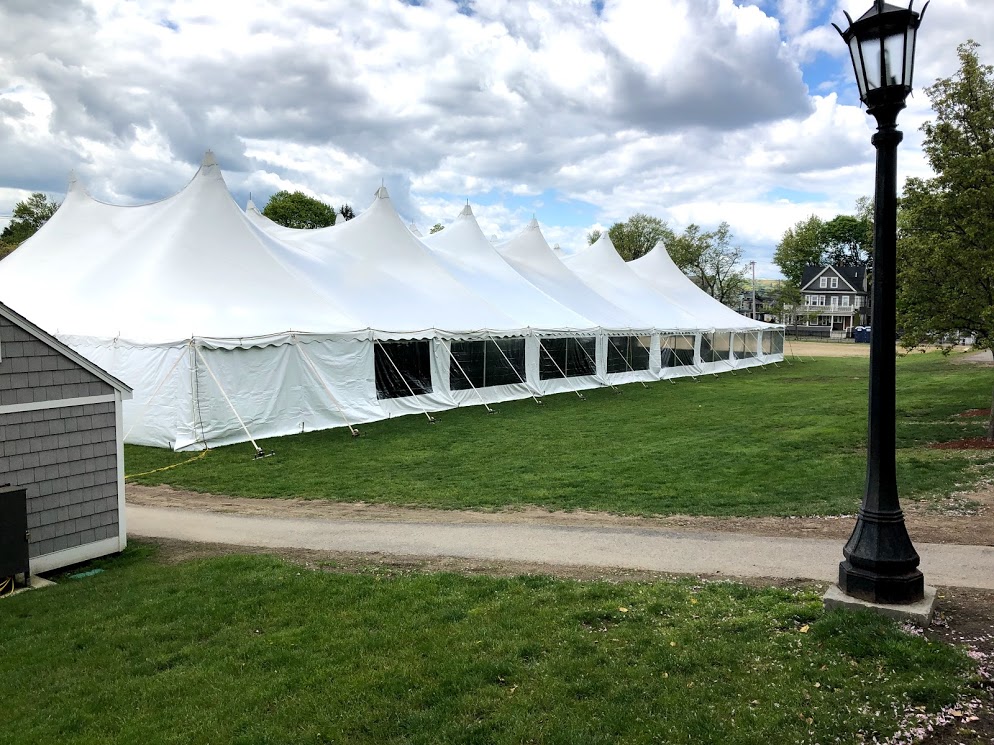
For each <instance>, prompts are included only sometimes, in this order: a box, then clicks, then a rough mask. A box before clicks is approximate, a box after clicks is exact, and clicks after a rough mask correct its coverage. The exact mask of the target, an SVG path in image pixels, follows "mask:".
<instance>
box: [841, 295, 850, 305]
mask: <svg viewBox="0 0 994 745" xmlns="http://www.w3.org/2000/svg"><path fill="white" fill-rule="evenodd" d="M842 305H843V306H845V307H849V296H848V295H843V296H842Z"/></svg>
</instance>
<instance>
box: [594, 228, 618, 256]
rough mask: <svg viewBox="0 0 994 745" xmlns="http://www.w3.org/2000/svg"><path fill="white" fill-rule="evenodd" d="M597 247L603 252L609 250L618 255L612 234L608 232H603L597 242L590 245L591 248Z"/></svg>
mask: <svg viewBox="0 0 994 745" xmlns="http://www.w3.org/2000/svg"><path fill="white" fill-rule="evenodd" d="M595 246H597V247H599V248H600V249H601V250H603V249H606V248H609V249H611V250H612V251H614V252H615V253H617V249H616V248H615V246H614V241H612V240H611V234H610V233H609V232H608V231H606V230H604V231H602V232H601V234H600V236H599V237H598V238H597V240H596V241H594V242H593V243H591V244H590V248H594V247H595Z"/></svg>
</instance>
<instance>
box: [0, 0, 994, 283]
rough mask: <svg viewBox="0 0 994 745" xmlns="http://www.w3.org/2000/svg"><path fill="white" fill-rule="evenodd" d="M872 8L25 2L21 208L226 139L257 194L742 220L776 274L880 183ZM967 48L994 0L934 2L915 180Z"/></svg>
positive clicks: (485, 218)
mask: <svg viewBox="0 0 994 745" xmlns="http://www.w3.org/2000/svg"><path fill="white" fill-rule="evenodd" d="M870 4H871V0H859V1H858V2H857V4H856V5H851V4H850V3H848V2H841V3H840V2H838V1H837V0H737V1H735V2H733V0H592V1H591V0H364V2H361V3H356V2H352V1H346V0H267V2H258V3H255V2H238V3H236V2H223V1H222V0H211V2H203V0H177V1H175V2H155V1H154V0H133V1H131V2H117V1H114V0H2V2H0V215H9V213H10V211H11V209H12V207H13V205H14V203H15V202H17V201H18V200H19V199H23V198H24V197H25V196H27V195H28V194H29V193H30V192H32V191H44V192H48V193H49V194H50V195H51V196H53V197H55V198H56V199H61V198H62V194H63V193H64V190H65V185H66V179H67V173H68V171H69V170H70V169H73V168H74V169H75V170H76V172H77V174H78V175H79V177H80V178H81V180H82V181H83V182H84V183H85V185H86V186H87V188H88V189H89V190H90V192H91V193H92V194H93V195H94V196H95V197H97V198H99V199H103V200H105V201H110V202H115V203H123V204H134V203H139V202H144V201H152V200H156V199H160V198H162V197H164V196H168V195H169V194H172V193H174V192H176V191H178V190H179V189H180V188H182V186H183V185H184V184H185V183H186V181H187V180H188V179H189V178H190V177H191V176H192V174H193V173H194V171H195V170H196V167H197V165H198V164H199V162H200V160H201V159H202V156H203V152H204V150H206V149H207V148H211V149H213V151H214V152H215V154H216V156H217V158H218V160H219V162H220V163H221V166H222V168H223V169H224V173H225V178H226V180H227V183H228V186H229V188H230V189H231V191H232V193H233V195H234V196H235V198H236V199H237V200H238V201H239V203H241V204H244V202H245V200H246V198H247V197H248V195H249V193H250V192H251V194H252V195H253V197H254V199H255V201H256V202H257V204H259V206H260V207H261V206H262V205H263V204H265V201H266V200H267V199H268V197H269V196H270V195H271V194H272V193H273V192H275V191H277V190H279V189H290V190H294V189H300V190H303V191H305V192H308V193H310V194H312V195H314V196H317V197H318V198H320V199H322V200H324V201H327V202H329V203H331V204H333V205H336V206H337V205H340V204H342V203H343V202H348V203H350V204H352V205H353V206H354V207H355V208H356V210H357V211H359V210H361V209H364V208H365V207H366V206H367V205H368V204H369V203H370V202H371V201H372V195H373V191H374V189H375V188H376V187H377V186H379V185H380V182H381V180H382V181H383V182H384V183H386V185H387V187H388V188H389V190H390V193H391V196H392V197H393V199H394V201H395V203H396V205H397V207H398V209H399V210H400V211H401V213H402V215H403V216H404V217H405V218H406V219H407V220H408V221H413V222H415V223H416V224H418V225H419V226H420V227H421V228H422V230H425V231H426V229H427V227H429V226H431V225H432V224H434V223H435V222H442V223H443V224H444V223H446V222H448V221H450V220H452V219H453V218H454V217H455V216H456V214H457V213H458V211H459V209H460V207H461V205H462V204H464V203H465V200H466V199H469V200H470V202H471V203H472V204H473V206H474V209H475V211H476V214H477V216H478V218H479V219H480V222H481V224H482V226H483V228H484V231H485V232H486V233H487V234H488V235H497V236H500V237H510V236H511V235H513V234H514V233H515V232H517V231H518V230H520V229H521V227H523V225H524V224H525V223H526V222H527V220H528V219H530V218H531V216H532V215H533V214H534V215H535V216H537V217H538V219H539V221H540V223H541V224H542V226H543V228H544V229H545V232H546V236H547V238H548V239H549V240H550V242H553V243H559V244H560V245H561V246H562V247H563V248H564V249H565V250H571V249H573V248H575V247H579V246H580V245H582V244H583V241H584V235H585V234H586V233H587V232H588V231H589V230H591V229H592V228H595V227H606V226H610V225H611V224H612V223H613V222H615V221H617V220H624V219H625V218H627V217H628V216H629V215H631V214H632V213H634V212H647V213H649V214H652V215H657V216H659V217H661V218H663V219H665V220H667V221H668V222H669V224H670V225H671V226H672V227H673V228H675V229H677V230H682V229H683V228H684V227H685V226H686V225H687V224H689V223H691V222H695V223H697V224H699V225H702V226H704V227H706V228H710V227H713V226H715V225H717V224H718V223H719V222H721V221H722V220H726V221H728V222H729V223H730V224H731V226H732V230H733V233H734V236H735V241H736V242H737V243H738V244H740V245H741V246H742V247H743V249H744V251H745V254H746V259H747V260H749V259H754V260H755V261H756V262H757V264H758V269H757V271H758V274H759V276H778V275H777V270H776V268H775V267H774V266H773V265H772V263H771V258H772V254H773V249H774V247H775V245H776V243H777V242H778V240H779V238H780V236H781V235H782V234H783V231H784V230H785V229H786V228H788V227H790V226H791V225H793V224H794V223H795V222H797V221H798V220H801V219H803V218H805V217H807V216H808V215H810V214H818V215H820V216H822V217H826V218H830V217H832V216H834V215H836V214H838V213H840V212H845V213H848V212H851V211H852V209H853V205H854V203H855V201H856V199H857V198H858V197H860V196H863V195H869V194H870V193H871V192H872V188H873V148H872V146H871V145H870V135H871V134H872V127H871V123H872V118H871V117H868V116H867V115H866V114H865V112H864V111H863V110H861V109H860V107H859V101H858V99H857V96H856V89H855V83H854V81H853V77H852V68H851V65H850V63H849V58H848V54H847V52H846V50H845V47H844V45H843V44H842V42H841V40H840V39H839V37H838V35H837V34H836V32H835V30H834V29H833V28H832V27H831V25H830V23H831V22H832V21H835V22H837V23H839V24H840V25H842V26H843V27H844V26H845V19H844V16H843V14H842V11H843V9H846V10H849V11H850V13H851V14H852V15H853V16H858V15H859V14H861V13H862V12H863V11H864V10H866V7H869V5H870ZM921 4H922V0H917V1H916V3H915V6H916V8H920V6H921ZM864 6H865V7H864ZM968 38H973V39H975V40H976V41H978V42H979V43H980V44H981V45H982V47H981V50H980V53H981V57H982V59H983V60H984V61H986V62H994V1H992V0H932V4H931V5H930V6H929V9H928V12H927V14H926V18H925V21H924V24H923V27H922V32H921V34H920V37H919V51H918V56H917V60H918V61H917V68H916V83H917V85H918V90H917V93H916V96H915V98H914V99H913V100H911V101H910V103H909V107H908V109H907V110H906V111H905V112H904V113H903V114H902V115H901V118H900V125H901V128H902V129H903V130H904V132H905V141H904V144H903V145H902V146H901V151H900V156H899V172H900V177H901V178H904V177H906V176H911V175H927V174H928V169H927V164H926V163H925V162H924V160H923V157H922V154H921V136H920V133H919V131H918V128H919V127H920V125H921V123H922V122H923V121H925V120H926V119H928V118H929V117H930V110H929V107H928V100H927V98H926V96H925V95H924V94H923V93H922V91H921V87H922V86H924V85H928V84H930V83H931V82H933V81H934V80H935V79H936V78H937V77H942V76H948V75H951V74H953V73H954V72H955V70H956V67H957V59H956V54H955V50H956V45H957V44H959V43H960V42H962V41H965V40H966V39H968ZM5 222H6V220H5V219H3V218H0V227H2V226H3V224H5Z"/></svg>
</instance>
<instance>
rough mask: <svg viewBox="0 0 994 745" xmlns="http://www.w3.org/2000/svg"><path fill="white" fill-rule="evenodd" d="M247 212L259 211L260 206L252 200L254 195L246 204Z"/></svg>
mask: <svg viewBox="0 0 994 745" xmlns="http://www.w3.org/2000/svg"><path fill="white" fill-rule="evenodd" d="M245 211H246V212H258V211H259V208H258V207H256V206H255V202H253V201H252V197H249V200H248V202H246V204H245Z"/></svg>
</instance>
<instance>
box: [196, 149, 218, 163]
mask: <svg viewBox="0 0 994 745" xmlns="http://www.w3.org/2000/svg"><path fill="white" fill-rule="evenodd" d="M200 165H202V166H216V165H217V158H215V157H214V151H213V150H208V151H207V152H206V153H204V159H203V160H202V161H201V163H200Z"/></svg>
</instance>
